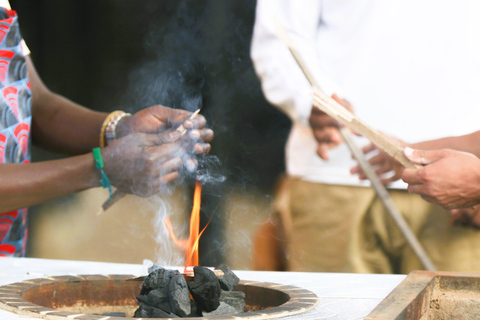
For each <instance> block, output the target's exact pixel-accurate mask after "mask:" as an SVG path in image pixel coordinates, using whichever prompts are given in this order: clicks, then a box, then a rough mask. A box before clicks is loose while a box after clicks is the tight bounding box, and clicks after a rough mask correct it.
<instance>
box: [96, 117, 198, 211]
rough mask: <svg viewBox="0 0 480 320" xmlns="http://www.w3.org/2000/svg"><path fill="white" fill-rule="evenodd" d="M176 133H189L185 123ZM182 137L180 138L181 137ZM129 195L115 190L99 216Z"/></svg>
mask: <svg viewBox="0 0 480 320" xmlns="http://www.w3.org/2000/svg"><path fill="white" fill-rule="evenodd" d="M199 112H200V109H197V110H196V111H195V112H193V113H192V114H191V115H190V117H188V119H187V120H192V119H193V118H195V116H196V115H197V114H198V113H199ZM185 121H186V120H185ZM175 130H176V131H179V132H180V133H181V136H183V135H184V134H185V133H187V129H185V127H184V126H183V123H182V124H181V125H180V126H179V127H178V128H177V129H175ZM181 136H180V137H181ZM126 195H127V194H126V193H125V192H122V191H119V190H115V192H114V193H113V194H112V198H111V199H110V198H108V199H107V200H106V201H105V202H104V203H103V204H102V206H101V207H100V210H99V211H98V212H97V216H98V215H100V214H102V213H103V212H105V211H107V209H108V208H110V207H111V206H113V205H114V204H115V203H117V202H118V201H119V200H121V199H122V198H123V197H124V196H126Z"/></svg>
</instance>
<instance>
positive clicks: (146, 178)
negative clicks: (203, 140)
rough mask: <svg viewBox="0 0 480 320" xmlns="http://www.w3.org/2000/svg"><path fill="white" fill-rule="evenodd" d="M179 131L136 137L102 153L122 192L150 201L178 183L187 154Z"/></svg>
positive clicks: (115, 182) (114, 144)
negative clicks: (173, 183)
mask: <svg viewBox="0 0 480 320" xmlns="http://www.w3.org/2000/svg"><path fill="white" fill-rule="evenodd" d="M180 135H181V134H180V132H178V131H175V130H174V131H164V132H162V133H159V134H145V133H134V134H130V135H127V136H125V137H123V138H121V139H117V140H115V141H113V142H112V143H111V144H110V145H108V146H107V147H105V148H104V149H102V158H103V162H104V171H105V174H106V175H107V176H108V177H109V179H110V183H111V184H112V185H113V186H114V187H116V188H117V189H118V190H120V191H122V192H125V193H133V194H135V195H138V196H142V197H147V196H150V195H153V194H155V193H157V192H159V191H161V190H162V189H164V188H166V187H167V186H168V185H169V184H170V183H172V182H174V181H175V180H176V179H177V178H178V177H179V174H180V170H181V168H182V167H183V165H184V158H185V157H186V154H187V150H186V147H185V145H184V144H183V143H182V141H181V140H180V139H179V138H180Z"/></svg>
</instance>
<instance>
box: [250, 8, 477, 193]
mask: <svg viewBox="0 0 480 320" xmlns="http://www.w3.org/2000/svg"><path fill="white" fill-rule="evenodd" d="M479 15H480V1H477V0H458V1H455V2H452V1H447V0H388V1H385V0H323V1H322V0H258V2H257V13H256V21H255V26H254V34H253V39H252V49H251V56H252V60H253V62H254V66H255V70H256V72H257V74H258V76H259V77H260V79H261V81H262V89H263V92H264V94H265V96H266V98H267V99H268V100H269V101H270V102H271V103H272V104H274V105H275V106H277V107H279V108H280V109H282V110H283V111H285V112H286V113H287V114H288V115H289V116H290V117H291V118H292V120H293V127H292V131H291V133H290V136H289V139H288V142H287V146H286V161H287V172H288V173H289V174H290V175H293V176H296V177H300V178H302V179H305V180H309V181H315V182H322V183H331V184H346V185H360V183H359V181H358V178H357V177H356V176H352V175H350V174H349V168H350V167H352V166H353V165H354V164H355V162H354V161H353V160H351V158H350V154H349V152H348V150H347V148H346V146H345V145H341V146H339V147H337V148H335V149H333V150H331V151H330V153H329V155H330V160H329V161H323V160H321V159H320V158H319V157H318V155H317V154H316V145H317V144H316V141H315V140H314V138H313V135H312V133H311V129H310V128H309V126H308V117H309V114H310V110H311V106H312V98H311V93H312V90H311V87H310V85H309V84H308V82H307V80H306V79H305V77H304V76H303V74H302V72H301V71H300V69H299V68H298V66H297V65H296V63H295V61H294V60H293V58H292V56H291V54H290V52H289V51H288V49H287V48H286V47H285V45H284V44H283V43H281V42H280V40H279V39H278V38H277V37H276V31H275V24H274V19H278V21H279V22H280V23H281V24H282V25H283V26H284V27H285V28H286V29H287V30H288V31H289V36H290V38H291V40H292V41H293V43H294V45H295V46H296V48H297V49H298V50H299V51H300V53H301V55H302V56H303V59H304V60H305V61H306V63H307V65H308V66H309V69H310V70H311V71H312V73H313V74H314V76H315V78H316V80H317V82H318V83H319V84H320V87H321V88H322V89H323V90H324V91H325V92H326V93H328V94H332V93H338V94H339V95H340V96H341V97H342V98H345V99H348V100H349V101H350V102H351V103H352V105H353V107H354V110H355V113H356V115H357V116H358V117H359V118H360V119H361V120H363V121H364V122H366V123H367V124H369V125H370V126H372V127H373V128H375V129H377V130H379V131H382V132H385V133H387V134H389V135H392V136H395V137H397V138H400V139H402V140H404V141H406V142H418V141H423V140H429V139H434V138H440V137H444V136H452V135H461V134H466V133H470V132H473V131H477V130H479V129H480V121H479V120H480V110H479V107H480V19H478V16H479ZM274 17H276V18H274ZM360 140H365V139H363V138H362V139H360ZM358 142H359V144H364V143H365V142H364V141H363V142H362V141H358ZM401 186H404V184H403V183H402V182H401V181H398V182H396V184H395V185H393V187H401Z"/></svg>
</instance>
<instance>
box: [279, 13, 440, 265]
mask: <svg viewBox="0 0 480 320" xmlns="http://www.w3.org/2000/svg"><path fill="white" fill-rule="evenodd" d="M275 22H276V25H277V33H278V35H279V38H280V39H281V40H282V41H283V42H284V43H285V44H286V45H287V47H288V49H289V50H290V52H291V54H292V56H293V57H294V58H295V61H296V62H297V64H298V66H299V67H300V69H301V70H302V71H303V74H304V75H305V77H306V78H307V80H308V81H309V82H310V85H311V86H312V88H313V90H314V94H313V98H314V101H313V104H314V106H315V107H317V108H319V109H320V110H321V111H323V112H325V113H326V114H328V115H329V116H330V117H332V118H333V119H335V120H337V121H339V122H340V123H341V124H343V125H344V126H345V127H343V128H340V133H341V134H342V136H343V139H344V141H345V144H346V145H347V146H348V148H349V149H350V152H351V153H352V154H353V156H354V157H355V158H356V159H357V161H358V164H359V166H360V168H362V171H363V173H364V174H365V175H366V176H367V178H368V179H369V180H370V182H371V183H372V187H373V188H374V189H375V192H376V193H377V195H378V197H379V199H380V200H381V201H382V203H383V205H384V207H385V209H386V210H387V212H388V213H389V214H390V216H391V217H392V219H393V221H394V222H395V223H396V225H397V226H398V228H399V229H400V232H401V233H402V234H403V236H404V237H405V239H406V240H407V242H408V244H409V245H410V247H411V248H412V249H413V251H414V252H415V254H416V255H417V257H418V259H419V260H420V261H421V263H422V264H423V266H424V267H425V269H426V270H429V271H435V270H436V268H435V265H434V264H433V263H432V261H431V260H430V258H429V257H428V255H427V253H426V252H425V250H423V247H422V245H421V244H420V242H419V241H418V239H417V238H416V237H415V234H414V233H413V232H412V230H411V229H410V226H409V225H408V223H407V222H406V221H405V219H404V218H403V216H402V215H401V213H400V212H399V211H398V210H397V208H396V207H395V203H394V202H393V200H392V198H391V197H390V194H389V193H388V191H387V189H386V188H385V186H384V185H383V184H382V182H381V181H380V178H379V177H378V175H377V174H376V173H375V170H374V169H373V168H372V166H371V165H370V163H369V162H368V160H367V159H366V158H365V155H364V153H363V152H362V150H361V149H360V148H359V147H358V146H357V145H356V144H355V141H354V140H353V137H352V133H351V132H350V131H349V130H348V129H347V128H349V129H352V130H354V131H356V132H358V133H360V134H362V135H363V136H365V137H366V138H368V139H369V140H370V141H371V142H373V143H375V144H376V145H377V146H378V147H379V148H380V149H382V150H384V151H385V152H387V153H388V154H389V155H390V156H392V157H393V158H394V159H396V160H397V161H398V162H400V163H401V164H402V165H404V166H405V167H406V168H416V166H415V165H414V164H413V163H412V162H410V160H408V159H407V158H405V156H404V154H403V149H402V148H401V147H400V146H398V145H397V144H395V143H393V142H392V141H390V140H389V139H387V138H386V137H385V136H383V135H382V134H380V133H379V132H377V131H375V130H373V129H372V128H370V127H369V126H368V125H367V124H365V123H364V122H362V121H360V120H359V119H358V118H357V117H356V116H355V115H354V114H353V113H351V112H350V111H348V110H347V109H346V108H344V107H343V106H341V105H340V104H339V103H338V102H337V101H335V100H334V99H332V98H330V97H329V96H328V95H326V94H325V93H324V92H323V91H321V90H320V89H319V88H318V85H317V83H316V81H315V78H314V77H313V75H312V73H310V71H309V69H308V68H307V65H306V64H305V62H304V61H303V59H302V58H301V55H300V53H299V52H298V51H297V50H296V49H295V47H294V46H293V44H292V43H291V42H290V39H289V37H288V35H287V32H286V31H285V29H283V27H282V25H281V24H280V23H278V21H275Z"/></svg>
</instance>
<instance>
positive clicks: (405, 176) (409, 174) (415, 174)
mask: <svg viewBox="0 0 480 320" xmlns="http://www.w3.org/2000/svg"><path fill="white" fill-rule="evenodd" d="M420 170H422V169H405V170H403V173H402V180H403V181H404V182H405V183H408V184H409V185H410V184H411V185H415V184H420V183H422V182H423V180H422V179H421V178H420V175H419V171H420Z"/></svg>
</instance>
